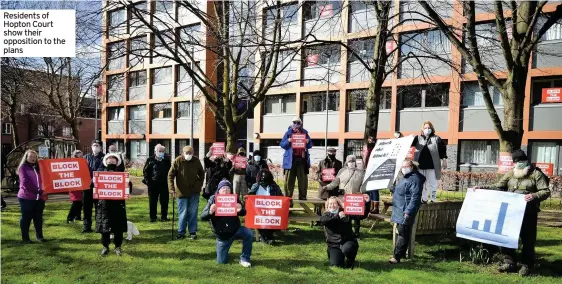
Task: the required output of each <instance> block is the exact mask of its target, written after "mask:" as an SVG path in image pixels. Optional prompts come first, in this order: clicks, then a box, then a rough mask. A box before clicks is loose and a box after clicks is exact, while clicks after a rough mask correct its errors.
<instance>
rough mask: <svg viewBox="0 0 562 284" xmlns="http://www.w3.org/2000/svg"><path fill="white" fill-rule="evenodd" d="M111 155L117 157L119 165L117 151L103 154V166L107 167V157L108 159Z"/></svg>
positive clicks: (119, 160) (118, 160) (118, 164)
mask: <svg viewBox="0 0 562 284" xmlns="http://www.w3.org/2000/svg"><path fill="white" fill-rule="evenodd" d="M111 157H113V158H115V159H117V166H118V167H119V166H120V165H121V157H119V154H117V153H107V154H105V156H103V165H104V166H105V167H107V159H109V158H111Z"/></svg>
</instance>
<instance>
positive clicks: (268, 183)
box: [248, 169, 283, 245]
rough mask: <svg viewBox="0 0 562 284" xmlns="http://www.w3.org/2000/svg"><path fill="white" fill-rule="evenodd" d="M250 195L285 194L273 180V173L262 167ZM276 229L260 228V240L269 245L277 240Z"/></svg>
mask: <svg viewBox="0 0 562 284" xmlns="http://www.w3.org/2000/svg"><path fill="white" fill-rule="evenodd" d="M248 195H264V196H283V192H281V188H279V186H278V185H277V183H276V182H275V180H273V174H272V173H271V172H270V171H269V170H268V169H262V170H261V171H260V172H259V173H258V177H257V179H256V183H254V184H253V185H252V187H251V188H250V191H249V192H248ZM275 231H276V230H268V229H259V230H258V232H259V233H260V241H262V242H263V243H266V244H268V245H273V243H274V242H275V239H274V236H273V234H274V233H275Z"/></svg>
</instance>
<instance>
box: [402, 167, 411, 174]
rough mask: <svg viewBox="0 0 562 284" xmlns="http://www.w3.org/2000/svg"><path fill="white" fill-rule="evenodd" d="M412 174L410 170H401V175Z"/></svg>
mask: <svg viewBox="0 0 562 284" xmlns="http://www.w3.org/2000/svg"><path fill="white" fill-rule="evenodd" d="M411 172H412V169H411V168H402V174H403V175H407V174H409V173H411Z"/></svg>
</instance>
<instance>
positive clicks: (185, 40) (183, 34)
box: [178, 24, 201, 58]
mask: <svg viewBox="0 0 562 284" xmlns="http://www.w3.org/2000/svg"><path fill="white" fill-rule="evenodd" d="M199 39H201V25H200V24H197V25H190V26H186V27H183V28H181V29H180V30H179V45H181V46H183V49H184V50H180V48H178V51H180V52H181V53H183V54H185V53H189V54H191V53H192V51H195V52H196V51H197V44H198V42H199V41H200V40H199ZM192 49H193V50H192ZM192 57H193V54H192ZM188 58H189V57H188Z"/></svg>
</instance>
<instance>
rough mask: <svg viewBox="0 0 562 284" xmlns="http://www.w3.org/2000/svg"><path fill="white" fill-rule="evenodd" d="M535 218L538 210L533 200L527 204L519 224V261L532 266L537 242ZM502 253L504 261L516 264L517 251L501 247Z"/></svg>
mask: <svg viewBox="0 0 562 284" xmlns="http://www.w3.org/2000/svg"><path fill="white" fill-rule="evenodd" d="M537 218H538V212H537V209H536V205H535V204H533V202H529V203H528V204H527V208H526V209H525V215H524V216H523V223H522V224H521V232H520V233H519V237H520V238H521V244H522V248H521V263H522V264H524V265H527V266H529V267H530V268H533V266H534V265H535V243H536V242H537ZM501 251H502V253H503V254H504V263H507V264H516V263H517V251H516V250H515V249H510V248H501Z"/></svg>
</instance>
